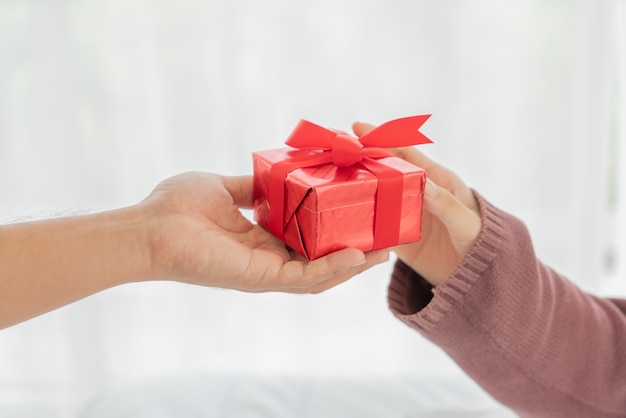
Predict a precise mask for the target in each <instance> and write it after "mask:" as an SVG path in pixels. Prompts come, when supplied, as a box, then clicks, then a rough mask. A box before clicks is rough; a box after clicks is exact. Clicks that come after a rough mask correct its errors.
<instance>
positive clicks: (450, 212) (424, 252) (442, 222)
mask: <svg viewBox="0 0 626 418" xmlns="http://www.w3.org/2000/svg"><path fill="white" fill-rule="evenodd" d="M352 128H353V130H354V133H355V134H356V135H358V136H362V135H364V134H366V133H367V132H369V131H370V130H372V129H373V128H374V126H373V125H369V124H366V123H362V122H357V123H355V124H354V125H353V126H352ZM391 151H393V152H394V154H396V155H397V156H398V157H400V158H402V159H404V160H406V161H408V162H410V163H412V164H414V165H416V166H418V167H421V168H423V169H424V170H425V171H426V173H427V174H428V178H429V180H428V181H427V184H426V189H425V192H424V211H423V214H422V239H421V240H420V241H419V242H416V243H411V244H405V245H401V246H398V247H396V248H395V249H394V251H395V252H396V254H397V255H398V257H399V258H400V259H401V260H402V261H404V262H405V263H406V264H408V265H409V266H410V267H411V268H412V269H413V270H415V271H416V272H418V273H419V274H420V275H421V276H422V277H424V278H425V279H426V280H428V281H429V282H430V283H431V284H432V285H434V286H437V285H439V284H441V283H442V282H443V281H444V280H445V279H446V278H447V277H448V276H449V275H450V274H451V273H452V272H453V271H454V270H455V269H456V268H457V266H458V265H459V263H460V262H461V260H462V259H463V257H464V256H465V255H466V254H467V252H468V251H469V250H470V248H471V247H472V245H474V242H475V241H476V239H477V238H478V235H479V233H480V229H481V220H480V210H479V208H478V203H477V202H476V199H475V198H474V194H473V193H472V191H471V190H470V189H469V187H467V186H466V185H465V183H463V181H462V180H461V179H460V178H459V177H458V176H457V175H456V174H455V173H453V172H452V171H450V170H448V169H447V168H445V167H443V166H441V165H439V164H437V163H436V162H434V161H432V160H431V159H429V158H428V157H426V156H425V155H424V154H423V153H421V152H420V151H418V150H416V149H415V148H412V147H407V148H397V149H392V150H391Z"/></svg>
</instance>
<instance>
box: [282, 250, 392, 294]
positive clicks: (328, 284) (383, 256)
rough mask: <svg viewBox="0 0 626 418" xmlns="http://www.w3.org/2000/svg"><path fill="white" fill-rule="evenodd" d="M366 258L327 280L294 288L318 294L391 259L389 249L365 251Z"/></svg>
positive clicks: (299, 291)
mask: <svg viewBox="0 0 626 418" xmlns="http://www.w3.org/2000/svg"><path fill="white" fill-rule="evenodd" d="M365 258H366V261H365V263H364V264H362V265H359V266H356V267H352V268H350V269H348V270H346V271H343V272H341V273H337V274H335V275H333V276H332V277H330V278H328V279H326V280H322V281H321V282H319V283H317V284H315V285H313V286H310V287H307V288H303V289H302V288H301V289H293V292H294V293H311V294H317V293H321V292H324V291H326V290H328V289H331V288H333V287H335V286H338V285H340V284H341V283H344V282H346V281H348V280H349V279H351V278H353V277H354V276H356V275H358V274H360V273H362V272H364V271H366V270H368V269H370V268H372V267H374V266H375V265H377V264H381V263H385V262H387V261H389V250H378V251H370V252H368V253H365Z"/></svg>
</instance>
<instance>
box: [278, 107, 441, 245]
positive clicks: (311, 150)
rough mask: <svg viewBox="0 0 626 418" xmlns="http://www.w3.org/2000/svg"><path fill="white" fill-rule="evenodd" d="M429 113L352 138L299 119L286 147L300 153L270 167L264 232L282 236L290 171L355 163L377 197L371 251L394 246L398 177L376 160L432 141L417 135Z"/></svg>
mask: <svg viewBox="0 0 626 418" xmlns="http://www.w3.org/2000/svg"><path fill="white" fill-rule="evenodd" d="M429 117H430V115H422V116H410V117H406V118H401V119H395V120H392V121H389V122H386V123H383V124H382V125H380V126H378V127H377V128H374V129H373V130H371V131H370V132H369V133H367V134H365V135H363V136H361V137H360V138H358V139H357V138H355V137H352V136H350V135H348V134H347V133H345V132H343V131H336V130H331V129H327V128H324V127H322V126H319V125H316V124H314V123H312V122H309V121H306V120H301V121H300V123H299V124H298V125H297V126H296V128H295V129H294V131H293V132H292V133H291V135H290V136H289V138H288V139H287V141H285V143H286V144H287V145H289V146H292V147H294V148H298V149H299V150H300V151H294V152H293V153H291V155H290V157H289V158H287V159H286V160H284V161H281V162H280V163H278V164H275V165H274V166H272V169H271V172H270V188H269V196H268V202H269V207H270V215H269V225H268V228H269V230H270V231H271V232H272V233H273V234H274V235H276V236H277V237H278V238H281V239H282V238H283V236H284V233H283V229H284V226H285V219H284V218H285V216H284V198H285V196H284V194H285V187H284V182H285V178H286V177H287V174H289V172H291V171H293V170H295V169H297V168H304V167H311V166H315V165H321V164H328V163H333V164H334V165H336V166H337V167H349V166H356V165H357V164H358V165H360V166H362V167H364V168H365V169H366V170H368V171H370V172H372V173H373V174H374V175H375V176H376V177H377V178H378V182H379V186H378V192H377V194H376V209H375V211H376V212H375V216H374V220H375V224H374V245H373V249H378V248H386V247H389V246H392V245H395V244H396V243H397V238H398V233H399V230H400V211H401V203H402V202H401V201H402V188H403V175H402V173H400V172H399V171H397V170H395V169H393V168H391V167H388V166H386V165H384V164H381V163H379V162H377V161H376V159H379V158H383V157H389V156H393V154H391V153H390V152H389V151H387V150H385V149H384V148H398V147H405V146H410V145H419V144H428V143H431V142H432V141H431V140H430V139H428V138H427V137H426V136H424V135H423V134H422V133H421V132H419V128H420V127H421V126H422V125H423V124H424V122H426V120H427V119H428V118H429Z"/></svg>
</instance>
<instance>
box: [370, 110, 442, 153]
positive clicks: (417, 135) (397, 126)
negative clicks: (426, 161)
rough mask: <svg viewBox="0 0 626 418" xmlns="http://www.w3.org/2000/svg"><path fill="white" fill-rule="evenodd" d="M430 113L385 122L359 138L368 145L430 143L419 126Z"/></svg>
mask: <svg viewBox="0 0 626 418" xmlns="http://www.w3.org/2000/svg"><path fill="white" fill-rule="evenodd" d="M429 117H430V115H420V116H409V117H406V118H400V119H394V120H391V121H389V122H385V123H383V124H382V125H379V126H378V127H376V128H374V129H373V130H371V131H370V132H368V133H367V134H365V135H363V136H362V137H360V138H359V141H360V142H361V143H362V144H363V145H364V146H366V147H385V148H399V147H408V146H411V145H420V144H430V143H432V142H433V141H431V140H430V139H428V138H427V137H426V136H425V135H424V134H422V133H421V132H420V131H419V128H421V126H422V125H423V124H424V123H425V122H426V121H427V120H428V118H429Z"/></svg>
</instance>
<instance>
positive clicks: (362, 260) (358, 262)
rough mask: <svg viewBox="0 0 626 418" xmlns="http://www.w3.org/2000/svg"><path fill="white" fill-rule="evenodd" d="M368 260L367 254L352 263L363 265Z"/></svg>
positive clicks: (354, 265)
mask: <svg viewBox="0 0 626 418" xmlns="http://www.w3.org/2000/svg"><path fill="white" fill-rule="evenodd" d="M366 262H367V259H366V258H365V256H363V258H361V259H360V260H359V261H357V262H355V263H354V264H352V267H358V266H362V265H363V264H365V263H366Z"/></svg>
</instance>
